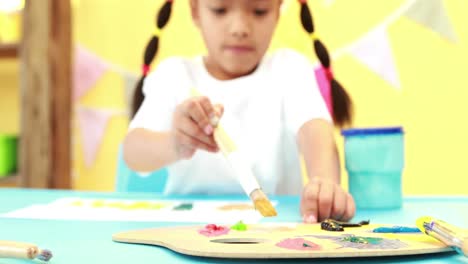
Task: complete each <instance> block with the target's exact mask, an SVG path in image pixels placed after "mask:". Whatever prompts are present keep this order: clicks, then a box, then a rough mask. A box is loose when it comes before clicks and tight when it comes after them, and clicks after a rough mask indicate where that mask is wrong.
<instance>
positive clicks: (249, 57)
mask: <svg viewBox="0 0 468 264" xmlns="http://www.w3.org/2000/svg"><path fill="white" fill-rule="evenodd" d="M280 5H281V0H191V10H192V17H193V20H194V22H195V24H196V25H197V26H198V27H199V29H200V31H201V34H202V36H203V39H204V41H205V45H206V48H207V49H208V56H207V58H206V60H205V64H206V67H207V69H208V71H209V72H210V73H211V74H212V75H213V76H214V77H216V78H218V79H221V80H228V79H233V78H236V77H240V76H244V75H247V74H249V73H251V72H252V71H254V70H255V68H256V67H257V65H258V63H259V62H260V60H261V59H262V57H263V55H264V54H265V52H266V51H267V49H268V47H269V45H270V41H271V38H272V36H273V32H274V30H275V28H276V24H277V22H278V17H279V12H280V11H279V10H280Z"/></svg>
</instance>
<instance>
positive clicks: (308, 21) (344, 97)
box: [299, 0, 352, 127]
mask: <svg viewBox="0 0 468 264" xmlns="http://www.w3.org/2000/svg"><path fill="white" fill-rule="evenodd" d="M299 2H300V4H301V22H302V26H303V27H304V29H305V31H307V33H309V34H310V36H311V38H312V40H313V45H314V50H315V54H316V55H317V57H318V59H319V61H320V64H321V65H322V67H323V68H324V69H325V72H326V75H327V79H328V80H329V81H330V87H331V101H332V109H331V110H332V116H333V121H334V122H335V124H336V125H337V126H338V127H343V126H345V125H349V124H351V122H352V101H351V98H350V96H349V95H348V93H347V92H346V90H345V89H344V88H343V86H342V85H341V84H340V83H339V82H338V81H337V80H336V79H335V77H334V76H333V72H332V68H331V60H330V55H329V53H328V50H327V48H326V47H325V45H324V44H323V42H322V41H320V40H319V39H318V37H317V35H316V34H315V25H314V21H313V19H312V13H311V12H310V9H309V6H308V5H307V0H299Z"/></svg>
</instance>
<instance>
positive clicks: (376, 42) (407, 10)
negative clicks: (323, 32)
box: [73, 0, 457, 167]
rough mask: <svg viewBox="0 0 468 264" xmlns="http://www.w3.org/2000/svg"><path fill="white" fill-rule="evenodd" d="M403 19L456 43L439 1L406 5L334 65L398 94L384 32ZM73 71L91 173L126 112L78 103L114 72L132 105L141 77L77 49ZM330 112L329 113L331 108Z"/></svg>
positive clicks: (322, 79) (412, 0)
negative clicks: (358, 67) (349, 60)
mask: <svg viewBox="0 0 468 264" xmlns="http://www.w3.org/2000/svg"><path fill="white" fill-rule="evenodd" d="M323 1H324V4H325V5H327V6H329V5H332V4H336V2H337V1H335V0H323ZM290 2H292V1H291V0H290V1H286V2H285V4H288V3H290ZM286 9H287V5H286V6H285V9H284V10H283V11H286ZM402 17H404V18H406V19H409V20H411V21H413V22H414V23H417V24H419V25H420V26H422V27H424V28H426V29H427V30H430V31H432V32H434V33H436V34H438V35H439V36H440V37H442V38H444V39H446V40H447V41H449V42H452V43H455V42H457V35H456V33H455V30H454V28H453V26H452V24H451V21H450V18H449V15H448V14H447V11H446V9H445V5H444V2H443V0H407V1H405V2H404V3H403V4H402V5H401V6H400V8H398V9H397V10H396V11H395V12H394V13H392V14H390V15H389V16H388V17H387V18H386V19H385V20H384V21H383V22H382V23H380V24H378V25H376V26H375V27H374V28H372V29H371V30H370V31H369V32H367V33H366V34H364V35H363V36H362V37H360V38H358V39H356V40H355V41H353V42H352V43H350V44H348V45H346V46H345V47H344V48H342V49H338V50H336V51H335V52H333V54H332V56H333V58H334V59H337V58H338V57H341V56H343V55H345V54H346V55H350V56H352V57H354V58H355V59H356V60H357V61H359V62H360V63H362V64H363V65H365V66H366V67H367V68H368V69H369V71H370V72H372V73H374V74H376V75H378V76H379V77H380V78H382V79H383V80H384V81H386V82H387V83H388V84H389V85H391V87H394V88H395V89H401V83H400V79H399V74H398V71H397V67H396V64H395V60H394V54H393V51H392V47H391V44H390V41H389V36H388V33H387V29H388V27H389V26H390V25H392V24H393V23H394V22H396V21H397V20H398V19H400V18H402ZM73 68H74V70H73V75H74V76H73V100H74V105H75V107H74V109H75V115H76V117H77V121H78V123H77V124H78V125H79V130H80V132H81V133H80V135H81V139H82V142H83V144H82V145H83V152H84V155H85V157H84V159H85V164H86V166H87V167H91V166H92V165H93V164H94V161H95V158H96V155H97V151H98V150H99V148H100V145H101V142H102V138H103V136H104V134H105V131H106V127H107V124H108V122H109V120H110V119H111V118H112V117H114V116H122V115H125V116H127V115H128V110H127V109H102V108H92V107H85V106H82V105H80V104H79V101H80V98H82V97H83V96H85V95H86V94H87V93H88V92H89V91H90V90H91V89H93V88H94V87H95V86H96V83H97V82H98V81H99V80H100V79H101V78H102V76H103V75H104V74H105V73H106V72H108V71H112V72H115V73H117V74H119V75H120V76H121V77H122V80H123V83H124V86H125V87H124V89H125V96H126V101H127V103H128V105H130V102H131V100H132V95H133V91H134V87H135V85H136V83H137V81H138V79H139V77H140V76H139V75H138V74H136V73H133V72H130V71H127V70H125V69H123V68H121V67H119V66H118V65H114V64H112V63H109V62H107V61H105V60H103V59H102V58H100V57H99V56H97V55H96V54H94V53H93V52H91V51H90V50H88V49H86V48H84V47H83V46H79V45H78V46H77V47H76V48H75V60H74V67H73ZM315 75H316V77H317V81H318V84H319V87H320V91H321V93H322V95H323V96H324V98H325V101H326V102H327V104H330V98H328V99H327V96H328V94H329V90H330V87H329V86H330V85H329V82H328V81H327V78H326V72H325V71H324V70H323V69H320V68H318V69H316V71H315ZM128 109H129V107H128ZM329 109H331V106H329Z"/></svg>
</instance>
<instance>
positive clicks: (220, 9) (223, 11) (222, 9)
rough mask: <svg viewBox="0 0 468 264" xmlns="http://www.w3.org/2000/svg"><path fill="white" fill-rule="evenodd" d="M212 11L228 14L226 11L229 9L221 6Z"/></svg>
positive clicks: (216, 13)
mask: <svg viewBox="0 0 468 264" xmlns="http://www.w3.org/2000/svg"><path fill="white" fill-rule="evenodd" d="M211 11H212V12H213V13H214V14H215V15H218V16H220V15H224V14H226V11H227V9H226V8H224V7H220V8H212V9H211Z"/></svg>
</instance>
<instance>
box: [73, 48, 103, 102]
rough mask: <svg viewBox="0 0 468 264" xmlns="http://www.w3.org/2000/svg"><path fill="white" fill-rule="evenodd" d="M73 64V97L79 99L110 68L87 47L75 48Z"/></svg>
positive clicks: (75, 99)
mask: <svg viewBox="0 0 468 264" xmlns="http://www.w3.org/2000/svg"><path fill="white" fill-rule="evenodd" d="M74 60H75V62H74V65H73V99H74V101H77V100H78V99H79V98H81V97H82V96H83V95H85V94H86V92H88V91H89V90H90V89H91V88H93V87H94V85H95V84H96V82H97V81H98V80H99V79H100V78H101V77H102V75H103V74H104V73H105V72H106V71H107V70H108V68H109V66H108V64H107V63H105V62H104V61H103V60H101V59H100V58H99V57H98V56H96V55H94V54H92V53H91V52H89V51H88V50H86V49H85V48H83V47H81V46H77V47H76V48H75V58H74Z"/></svg>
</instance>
